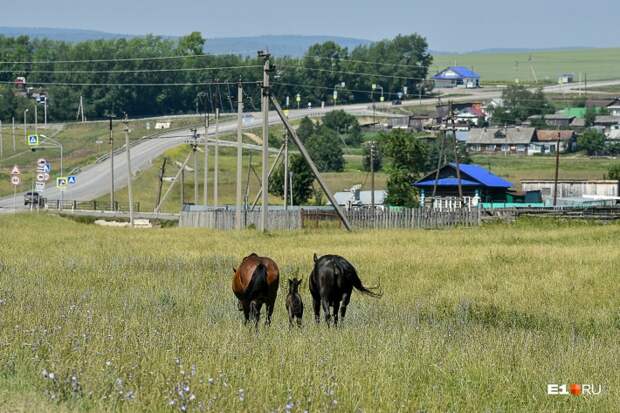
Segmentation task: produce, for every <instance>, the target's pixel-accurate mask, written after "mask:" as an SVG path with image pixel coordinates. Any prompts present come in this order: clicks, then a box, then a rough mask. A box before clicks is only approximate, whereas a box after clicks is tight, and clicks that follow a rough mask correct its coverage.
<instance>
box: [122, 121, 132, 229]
mask: <svg viewBox="0 0 620 413" xmlns="http://www.w3.org/2000/svg"><path fill="white" fill-rule="evenodd" d="M124 123H125V147H126V148H127V192H128V194H129V225H131V227H133V192H132V191H131V153H130V150H129V119H128V118H127V114H125V121H124Z"/></svg>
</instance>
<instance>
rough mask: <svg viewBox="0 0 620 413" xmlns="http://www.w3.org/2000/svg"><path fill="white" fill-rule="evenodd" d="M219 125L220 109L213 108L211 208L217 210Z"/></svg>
mask: <svg viewBox="0 0 620 413" xmlns="http://www.w3.org/2000/svg"><path fill="white" fill-rule="evenodd" d="M219 123H220V108H215V145H214V147H213V206H214V207H216V208H217V206H218V205H219V199H218V195H219V194H218V188H217V187H218V185H219V182H218V180H219V175H220V174H219V169H220V145H219V143H218V140H219V138H220V136H219V132H220V129H219Z"/></svg>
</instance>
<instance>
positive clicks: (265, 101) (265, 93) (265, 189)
mask: <svg viewBox="0 0 620 413" xmlns="http://www.w3.org/2000/svg"><path fill="white" fill-rule="evenodd" d="M258 57H261V58H263V60H264V61H265V63H264V66H263V88H262V105H261V106H262V111H263V169H262V178H261V180H262V182H261V185H262V203H261V215H260V230H261V231H262V232H265V231H267V217H268V212H269V96H270V94H271V93H270V90H269V72H270V71H271V64H270V62H269V57H270V54H269V53H265V52H263V51H260V52H258Z"/></svg>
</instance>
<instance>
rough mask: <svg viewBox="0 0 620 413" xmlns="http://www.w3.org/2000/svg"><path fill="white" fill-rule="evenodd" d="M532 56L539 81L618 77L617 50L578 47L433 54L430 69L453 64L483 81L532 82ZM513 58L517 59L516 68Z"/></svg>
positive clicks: (619, 53) (618, 57)
mask: <svg viewBox="0 0 620 413" xmlns="http://www.w3.org/2000/svg"><path fill="white" fill-rule="evenodd" d="M530 56H532V62H533V66H534V70H535V71H536V75H537V77H538V80H539V81H550V82H552V83H555V82H557V80H558V76H559V75H560V74H562V73H575V74H576V76H577V77H576V79H575V80H578V79H579V75H578V74H579V73H587V74H588V80H605V79H616V78H618V64H620V49H578V50H559V51H538V52H531V53H527V52H519V53H467V54H456V55H438V56H434V57H433V59H434V60H433V67H432V68H431V72H432V73H433V74H434V73H435V72H437V71H439V70H442V69H444V68H445V67H447V66H452V65H454V63H455V62H456V64H457V65H460V66H468V67H473V68H474V70H476V71H477V72H479V73H480V75H481V78H482V81H483V82H484V81H508V80H514V79H515V78H518V79H520V80H522V81H533V80H534V79H533V75H532V73H531V69H530V66H529V63H528V59H529V57H530ZM515 61H518V62H519V65H518V70H517V69H516V65H515Z"/></svg>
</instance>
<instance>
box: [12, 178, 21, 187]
mask: <svg viewBox="0 0 620 413" xmlns="http://www.w3.org/2000/svg"><path fill="white" fill-rule="evenodd" d="M21 181H22V180H21V178H20V177H19V175H13V176H12V177H11V184H13V185H15V186H17V185H19V184H20V183H21Z"/></svg>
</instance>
